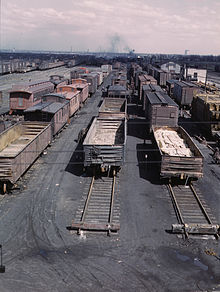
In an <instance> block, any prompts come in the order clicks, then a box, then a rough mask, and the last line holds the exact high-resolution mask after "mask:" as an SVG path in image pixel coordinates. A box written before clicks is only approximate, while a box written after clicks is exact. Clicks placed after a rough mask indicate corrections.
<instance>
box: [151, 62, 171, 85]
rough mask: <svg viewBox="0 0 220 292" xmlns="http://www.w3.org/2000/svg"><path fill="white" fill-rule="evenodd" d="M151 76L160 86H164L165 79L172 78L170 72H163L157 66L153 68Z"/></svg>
mask: <svg viewBox="0 0 220 292" xmlns="http://www.w3.org/2000/svg"><path fill="white" fill-rule="evenodd" d="M152 70H153V74H154V75H153V76H154V78H155V79H156V80H157V84H158V85H160V86H166V82H167V80H170V79H172V76H171V73H170V72H165V71H163V70H161V69H158V68H155V67H154V68H153V69H152Z"/></svg>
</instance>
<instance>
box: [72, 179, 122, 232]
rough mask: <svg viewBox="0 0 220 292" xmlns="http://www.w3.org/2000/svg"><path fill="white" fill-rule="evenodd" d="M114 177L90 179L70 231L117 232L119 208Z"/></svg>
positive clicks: (118, 227)
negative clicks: (85, 194)
mask: <svg viewBox="0 0 220 292" xmlns="http://www.w3.org/2000/svg"><path fill="white" fill-rule="evenodd" d="M115 189H116V176H113V177H100V178H96V177H95V176H93V177H92V179H91V182H90V186H89V190H88V193H87V197H86V200H85V202H84V205H83V208H79V210H78V212H77V214H76V218H75V220H74V221H73V222H72V226H71V227H70V228H69V229H71V230H77V233H78V234H81V231H83V230H87V231H106V232H107V234H108V235H110V234H111V232H117V231H118V230H119V229H120V224H119V206H118V203H117V202H116V198H115V191H116V190H115Z"/></svg>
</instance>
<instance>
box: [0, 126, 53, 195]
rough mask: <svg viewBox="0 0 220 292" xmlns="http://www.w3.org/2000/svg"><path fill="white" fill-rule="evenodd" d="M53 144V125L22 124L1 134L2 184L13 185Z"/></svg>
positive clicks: (0, 174)
mask: <svg viewBox="0 0 220 292" xmlns="http://www.w3.org/2000/svg"><path fill="white" fill-rule="evenodd" d="M50 142H51V124H50V123H42V122H20V123H18V124H16V125H13V126H12V127H10V128H8V129H7V130H5V131H4V132H3V133H1V134H0V184H1V186H2V187H3V191H4V192H6V186H7V185H8V186H11V185H13V184H14V183H15V182H16V181H17V180H18V179H19V178H20V177H21V175H22V174H23V173H24V172H25V171H26V170H27V169H28V168H29V167H30V166H31V165H32V163H33V162H34V161H35V160H36V159H37V158H38V156H39V155H40V154H41V153H42V151H43V150H44V149H45V148H46V147H47V146H48V144H49V143H50Z"/></svg>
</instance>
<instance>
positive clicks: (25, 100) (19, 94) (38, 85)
mask: <svg viewBox="0 0 220 292" xmlns="http://www.w3.org/2000/svg"><path fill="white" fill-rule="evenodd" d="M53 91H54V84H53V83H52V82H50V81H39V82H35V83H28V84H23V85H13V86H12V90H11V91H10V98H9V100H10V101H9V102H10V113H13V112H16V113H23V111H24V110H26V109H27V108H29V107H31V106H33V105H35V104H38V103H39V102H41V97H42V96H43V95H44V94H47V93H50V92H53Z"/></svg>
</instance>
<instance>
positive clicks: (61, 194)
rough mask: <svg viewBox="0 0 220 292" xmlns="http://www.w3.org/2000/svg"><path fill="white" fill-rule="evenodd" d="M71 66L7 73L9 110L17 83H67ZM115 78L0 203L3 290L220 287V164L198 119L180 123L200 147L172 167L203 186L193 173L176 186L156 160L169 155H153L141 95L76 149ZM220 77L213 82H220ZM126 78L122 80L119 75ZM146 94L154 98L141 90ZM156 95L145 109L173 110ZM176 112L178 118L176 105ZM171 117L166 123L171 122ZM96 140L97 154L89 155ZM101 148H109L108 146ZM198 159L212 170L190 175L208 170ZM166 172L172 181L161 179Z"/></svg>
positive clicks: (5, 101) (166, 168)
mask: <svg viewBox="0 0 220 292" xmlns="http://www.w3.org/2000/svg"><path fill="white" fill-rule="evenodd" d="M151 69H152V68H151ZM72 70H73V69H70V68H64V67H60V68H56V69H51V70H48V71H41V72H29V73H25V74H22V75H21V74H20V75H19V74H12V75H5V76H1V77H0V82H1V86H0V90H1V91H3V102H2V106H1V110H2V112H5V111H6V109H8V108H9V103H8V99H7V95H8V91H9V90H10V89H11V85H12V84H14V83H22V82H23V81H27V80H35V81H36V80H42V79H48V78H49V76H50V75H52V74H60V75H64V77H67V78H69V74H70V71H72ZM115 71H116V70H115ZM115 71H113V72H111V73H110V74H109V75H108V76H107V77H106V78H105V79H104V82H103V83H102V85H100V86H99V87H98V89H97V90H96V92H95V93H93V94H91V95H90V97H89V98H88V99H87V100H86V101H85V103H84V105H83V106H82V107H81V108H80V109H79V110H78V111H77V112H76V113H75V114H74V115H73V116H72V117H71V118H70V122H69V123H66V124H65V126H64V127H63V128H62V130H61V131H60V132H58V134H57V135H56V136H53V138H52V142H51V143H50V144H49V146H48V147H47V148H46V149H43V151H42V154H41V155H40V157H39V158H38V159H37V160H36V161H35V163H34V164H32V165H31V167H30V168H29V169H28V171H27V172H25V174H24V175H22V176H21V178H20V179H19V180H18V181H17V182H16V183H15V184H14V186H13V187H12V189H11V190H10V191H8V193H6V194H2V195H0V217H1V220H0V243H1V244H2V251H3V264H4V265H5V268H6V271H5V273H4V274H0V279H1V280H0V281H1V289H0V290H1V291H51V292H52V291H92V290H93V291H178V292H179V291H220V248H219V242H218V240H219V224H220V209H219V205H220V192H219V190H220V167H219V164H215V163H213V151H212V147H208V144H207V143H200V142H199V141H198V139H195V137H196V136H197V135H198V132H199V131H198V125H195V123H193V121H192V119H191V115H190V114H189V111H187V112H185V115H184V114H183V115H182V117H180V118H179V124H180V125H181V127H183V128H184V129H185V130H186V131H187V133H188V134H189V135H190V137H191V138H188V136H186V139H187V141H188V142H189V141H190V142H189V144H190V143H191V144H190V145H192V146H190V147H191V148H190V149H189V148H187V149H185V150H184V151H185V152H187V151H188V152H189V154H187V155H188V157H186V159H188V160H186V159H185V157H184V159H185V160H184V159H183V158H182V160H180V159H179V157H178V158H177V160H173V161H171V162H170V161H169V163H171V164H172V167H173V168H174V166H173V165H175V166H176V165H177V166H176V167H179V169H180V170H179V172H178V171H175V175H176V173H177V174H178V175H179V176H180V177H181V179H182V176H183V174H184V175H185V173H187V174H188V175H189V176H190V178H191V176H195V177H196V178H198V180H196V181H195V182H194V181H193V182H192V181H191V180H190V179H189V184H188V176H187V178H186V182H185V181H184V182H183V183H182V184H172V183H171V179H170V173H171V175H172V176H173V175H174V174H173V173H172V169H173V168H172V167H171V166H170V165H168V166H167V164H166V165H165V162H164V165H165V166H164V165H162V163H161V164H160V163H159V162H158V160H157V154H158V152H159V151H160V149H157V150H156V148H155V141H154V140H153V139H152V131H153V132H154V126H155V125H154V124H153V125H152V129H153V130H152V129H150V131H149V129H147V127H146V120H145V113H144V114H143V109H142V105H141V98H140V92H139V96H138V90H137V89H136V90H135V89H133V91H130V92H132V93H129V98H127V101H126V102H123V99H122V104H124V108H123V113H121V112H120V113H118V112H117V113H116V115H117V116H120V119H119V120H117V119H116V118H115V116H111V122H110V121H109V120H108V121H106V120H105V119H106V115H108V113H106V112H105V111H104V110H103V112H102V115H103V116H102V117H101V118H100V117H99V119H100V124H101V125H102V128H101V127H100V129H99V128H98V126H97V128H95V129H96V132H95V133H96V136H95V135H94V136H92V135H91V134H90V132H91V130H90V131H88V132H87V134H86V135H87V136H86V138H85V140H84V143H80V141H79V140H81V139H79V138H81V136H80V135H81V134H82V129H83V130H84V129H87V130H88V125H91V124H92V121H93V122H94V119H93V118H94V116H98V114H99V107H100V104H101V102H102V100H103V97H102V93H103V92H104V91H105V90H106V88H107V87H108V86H109V85H111V81H112V80H113V78H112V77H113V74H114V72H115ZM143 74H145V73H143ZM122 75H123V74H122ZM144 76H145V75H144ZM146 76H147V75H146ZM215 78H216V79H215V80H216V84H217V83H218V82H220V78H218V76H215ZM118 79H120V81H121V80H123V82H124V79H123V78H121V76H120V78H118ZM152 79H154V78H146V77H144V78H143V77H141V78H140V79H139V80H140V82H147V81H146V80H152ZM217 79H218V80H217ZM114 80H116V81H117V78H115V79H114ZM143 80H144V81H143ZM153 81H154V82H156V79H154V80H153ZM114 82H115V81H114ZM149 82H150V81H149ZM146 84H148V83H143V84H142V83H141V84H140V85H139V89H141V90H142V88H143V89H144V88H147V87H146ZM153 84H154V83H153ZM155 84H156V83H155ZM120 87H122V86H121V85H120ZM129 88H131V87H129ZM124 94H125V93H124V92H123V93H121V95H124ZM126 94H128V92H127V93H126ZM141 95H142V96H145V95H143V94H142V91H141ZM148 96H149V104H150V105H149V104H148V107H150V106H152V108H156V107H157V106H158V104H159V102H160V103H162V104H163V106H164V104H165V105H166V100H165V98H166V96H165V95H162V94H159V93H158V94H157V95H156V94H155V96H156V97H154V100H153V101H152V100H151V99H150V98H151V97H150V95H149V94H148V93H146V98H148ZM164 96H165V97H164ZM118 97H121V96H120V94H119V96H118ZM116 98H117V97H116ZM144 98H145V97H144ZM155 98H158V99H159V102H158V100H156V101H155ZM114 102H115V101H114ZM169 102H170V101H169ZM127 103H128V104H127ZM125 104H126V105H127V109H125ZM144 104H145V106H146V105H147V103H145V102H144ZM108 107H109V108H110V105H108V106H106V108H107V109H108ZM102 108H103V107H102ZM114 110H115V111H117V110H118V108H117V106H116V102H115V103H114V106H113V107H112V109H111V110H109V111H110V112H111V114H112V111H114ZM145 110H146V109H145ZM184 110H185V109H184ZM152 112H153V110H152ZM157 112H159V111H157ZM164 112H165V111H164ZM168 114H169V115H170V117H176V116H174V115H173V116H172V108H171V110H170V111H169V113H168ZM112 115H113V114H112ZM149 115H150V114H149V113H148V116H147V118H148V119H150V116H149ZM160 117H161V116H160ZM160 117H159V118H160ZM159 118H158V119H157V122H158V121H159ZM162 118H163V119H162V121H163V123H164V120H165V115H162ZM92 119H93V120H92ZM177 119H178V118H177ZM122 120H123V123H122ZM173 120H174V119H173ZM152 121H153V122H154V119H153V118H152ZM101 122H102V123H101ZM153 122H152V123H153ZM172 123H173V121H172ZM174 123H176V119H175V120H174ZM93 124H94V123H93ZM93 124H92V125H93ZM121 124H123V130H122V129H121V128H120V129H119V125H121ZM156 126H158V125H156ZM159 126H161V125H159ZM163 126H164V124H163ZM169 126H170V127H175V126H177V125H176V124H174V125H173V124H172V125H169ZM90 129H92V128H90ZM97 129H98V130H97ZM161 129H163V128H162V127H161ZM113 130H114V131H113ZM123 131H124V132H125V133H126V132H127V136H126V134H125V136H126V137H124V136H123V135H122V133H124V132H123ZM93 133H94V132H93ZM103 133H104V134H105V136H103ZM162 133H164V131H163V130H161V133H160V135H162ZM184 135H185V134H184ZM91 137H92V138H93V140H92V139H91ZM173 137H174V136H173ZM89 138H90V140H89ZM102 139H103V140H102ZM160 139H162V138H160ZM166 139H168V138H166ZM173 139H174V138H173ZM175 139H176V138H175ZM88 141H89V143H90V144H92V147H93V148H92V149H89V150H88V153H87V154H88V158H84V155H83V151H84V152H85V151H87V150H85V149H86V146H88V145H89V143H88ZM91 141H92V142H91ZM109 141H110V142H109ZM161 141H162V140H161ZM181 143H182V142H181ZM119 144H120V147H121V148H120V151H121V152H120V153H119V154H120V155H119V154H118V152H119V150H118V149H119ZM160 144H162V142H160V143H158V145H159V148H160ZM177 144H178V145H179V144H180V142H179V141H178V142H177ZM94 145H95V146H94ZM103 145H104V146H106V145H107V146H108V147H106V148H104V150H103ZM110 146H111V147H110ZM114 147H115V148H114ZM181 147H182V146H181ZM109 148H111V152H110V153H109V152H108V151H109ZM114 149H116V150H115V151H118V152H117V155H119V156H117V157H116V156H115V155H116V154H115V152H114ZM121 149H122V150H121ZM192 149H193V150H192ZM191 150H192V152H191ZM102 151H103V152H102ZM188 152H187V153H188ZM200 152H201V153H202V155H203V157H204V158H203V160H202V161H203V169H202V171H201V169H200V168H199V171H198V173H196V171H194V170H193V175H192V173H191V172H192V171H191V169H192V167H191V168H190V167H189V171H188V170H187V166H188V165H189V164H190V163H192V164H193V163H194V164H196V163H198V165H199V166H198V167H200V163H201V159H202V158H201V157H202V156H201V155H200V156H198V157H199V158H198V157H197V156H196V155H195V153H199V154H200ZM105 155H106V156H105ZM123 155H124V156H125V157H124V156H123ZM178 155H179V154H178ZM178 155H177V156H178ZM181 155H182V154H181ZM181 155H179V156H181ZM184 155H185V154H183V156H184ZM191 156H192V157H191ZM86 157H87V156H86ZM100 157H101V158H100ZM115 157H116V158H117V159H116V158H115ZM118 157H119V158H118ZM192 158H193V159H194V160H195V161H196V162H191V161H192ZM84 159H85V160H86V159H87V161H84ZM100 159H101V160H103V161H101V162H100ZM105 159H106V160H105ZM114 159H116V160H117V161H116V162H117V163H116V164H114V163H115V161H114ZM161 159H163V157H162V158H161ZM189 159H191V160H189ZM199 159H200V160H199ZM92 160H93V162H91V161H92ZM94 161H96V162H94ZM106 161H107V162H106ZM176 161H177V162H176ZM185 161H187V162H185ZM93 163H94V164H95V163H97V164H98V165H99V166H100V169H104V170H105V174H104V175H101V174H100V173H99V172H97V173H96V172H95V171H94V168H93V169H92V171H90V172H89V171H85V170H86V169H87V170H88V168H89V167H90V166H91V165H92V164H93ZM90 164H91V165H90ZM109 165H111V167H112V168H113V171H111V168H110V167H109ZM186 165H187V166H186ZM181 167H182V169H181ZM184 167H185V168H186V169H184ZM106 169H107V171H106ZM119 169H120V170H119ZM183 169H184V170H183ZM195 169H197V168H195ZM118 170H119V171H118ZM187 171H188V172H187ZM190 171H191V172H190ZM201 172H202V174H203V176H202V174H201ZM161 174H162V175H164V176H166V178H167V177H168V178H169V180H168V181H166V182H165V181H164V180H162V179H161V178H160V175H161ZM197 196H198V197H199V199H198V197H197ZM198 229H199V232H198ZM195 230H196V231H195ZM195 233H196V234H195ZM107 235H109V236H107Z"/></svg>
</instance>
